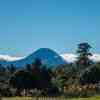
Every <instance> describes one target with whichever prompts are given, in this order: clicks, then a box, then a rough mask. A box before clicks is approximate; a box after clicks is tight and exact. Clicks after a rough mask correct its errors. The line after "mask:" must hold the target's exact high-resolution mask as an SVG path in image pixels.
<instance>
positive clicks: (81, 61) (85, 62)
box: [77, 42, 92, 67]
mask: <svg viewBox="0 0 100 100" xmlns="http://www.w3.org/2000/svg"><path fill="white" fill-rule="evenodd" d="M91 48H92V47H91V46H90V45H89V44H88V43H87V42H84V43H80V44H78V49H77V54H78V60H77V65H79V66H81V65H82V66H84V67H88V66H89V65H91V60H90V59H89V56H92V53H91V52H90V49H91Z"/></svg>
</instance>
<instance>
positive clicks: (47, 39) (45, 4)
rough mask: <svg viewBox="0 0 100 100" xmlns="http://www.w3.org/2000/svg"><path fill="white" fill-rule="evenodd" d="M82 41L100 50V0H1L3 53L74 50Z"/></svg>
mask: <svg viewBox="0 0 100 100" xmlns="http://www.w3.org/2000/svg"><path fill="white" fill-rule="evenodd" d="M81 42H88V43H89V44H90V45H91V46H92V47H93V48H92V51H93V52H96V53H100V0H0V54H7V55H12V56H26V55H29V54H30V53H32V52H34V51H36V50H37V49H39V48H51V49H53V50H55V51H56V52H57V53H59V54H60V53H65V52H66V53H74V52H75V50H76V48H77V44H79V43H81Z"/></svg>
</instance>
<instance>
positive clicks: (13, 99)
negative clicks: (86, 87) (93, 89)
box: [1, 96, 100, 100]
mask: <svg viewBox="0 0 100 100" xmlns="http://www.w3.org/2000/svg"><path fill="white" fill-rule="evenodd" d="M1 100H100V96H95V97H89V98H72V99H71V98H43V97H39V98H35V97H34V98H32V97H9V98H2V99H1Z"/></svg>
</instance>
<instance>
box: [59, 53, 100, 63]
mask: <svg viewBox="0 0 100 100" xmlns="http://www.w3.org/2000/svg"><path fill="white" fill-rule="evenodd" d="M61 57H62V58H63V59H64V60H65V61H67V62H69V63H71V62H74V61H76V60H77V55H76V54H71V53H69V54H68V53H65V54H61ZM90 59H91V60H92V61H94V62H100V54H93V55H92V56H91V57H90Z"/></svg>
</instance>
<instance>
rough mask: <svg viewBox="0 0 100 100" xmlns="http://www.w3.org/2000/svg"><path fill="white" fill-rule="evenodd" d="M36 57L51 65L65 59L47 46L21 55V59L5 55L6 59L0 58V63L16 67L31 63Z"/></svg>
mask: <svg viewBox="0 0 100 100" xmlns="http://www.w3.org/2000/svg"><path fill="white" fill-rule="evenodd" d="M7 58H10V59H7ZM36 58H39V59H40V60H41V61H42V62H43V63H44V64H48V65H51V66H52V65H60V64H65V63H66V61H65V60H64V59H63V58H62V57H61V56H60V55H59V54H57V53H56V52H55V51H53V50H51V49H48V48H40V49H39V50H37V51H35V52H34V53H32V54H31V55H29V56H27V57H23V58H22V59H21V58H15V57H14V59H13V57H12V59H11V57H6V59H3V60H0V64H3V65H5V66H7V65H11V64H13V65H15V66H17V67H23V66H25V65H26V64H31V63H32V62H33V61H34V60H35V59H36Z"/></svg>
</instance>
